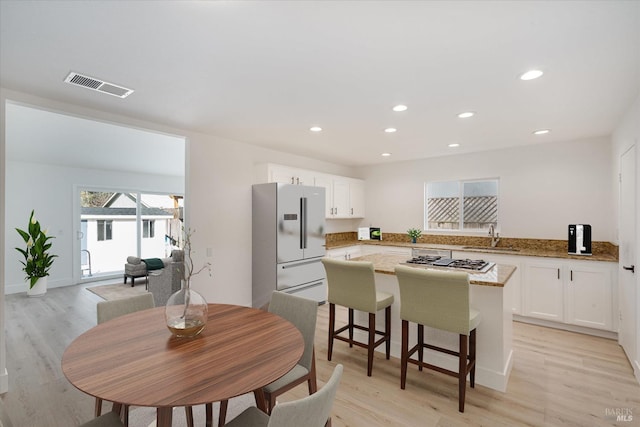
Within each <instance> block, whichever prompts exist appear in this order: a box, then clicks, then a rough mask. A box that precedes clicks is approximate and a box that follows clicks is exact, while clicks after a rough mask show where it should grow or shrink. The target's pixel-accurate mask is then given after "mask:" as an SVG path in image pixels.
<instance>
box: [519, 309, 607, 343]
mask: <svg viewBox="0 0 640 427" xmlns="http://www.w3.org/2000/svg"><path fill="white" fill-rule="evenodd" d="M513 320H514V321H515V322H521V323H530V324H532V325H537V326H545V327H547V328H554V329H562V330H564V331H569V332H577V333H579V334H587V335H593V336H596V337H601V338H607V339H610V340H616V341H617V340H618V333H617V332H613V331H605V330H602V329H593V328H587V327H585V326H577V325H569V324H567V323H558V322H551V321H549V320H543V319H534V318H532V317H525V316H520V315H518V314H514V315H513Z"/></svg>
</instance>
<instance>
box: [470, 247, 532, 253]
mask: <svg viewBox="0 0 640 427" xmlns="http://www.w3.org/2000/svg"><path fill="white" fill-rule="evenodd" d="M462 249H477V250H481V251H496V252H520V249H517V248H499V247H495V248H494V247H491V246H463V247H462Z"/></svg>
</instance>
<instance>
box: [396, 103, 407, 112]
mask: <svg viewBox="0 0 640 427" xmlns="http://www.w3.org/2000/svg"><path fill="white" fill-rule="evenodd" d="M393 111H407V106H406V105H402V104H400V105H396V106H395V107H393Z"/></svg>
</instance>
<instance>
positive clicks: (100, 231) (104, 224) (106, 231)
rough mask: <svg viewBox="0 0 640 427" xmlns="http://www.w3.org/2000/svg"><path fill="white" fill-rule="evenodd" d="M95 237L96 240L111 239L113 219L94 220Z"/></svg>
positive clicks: (104, 240)
mask: <svg viewBox="0 0 640 427" xmlns="http://www.w3.org/2000/svg"><path fill="white" fill-rule="evenodd" d="M96 224H97V225H96V228H97V238H96V240H97V241H98V242H106V241H108V240H113V220H111V219H98V220H96Z"/></svg>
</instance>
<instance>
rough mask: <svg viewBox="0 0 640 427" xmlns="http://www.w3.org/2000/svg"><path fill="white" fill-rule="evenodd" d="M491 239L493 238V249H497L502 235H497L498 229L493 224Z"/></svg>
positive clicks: (490, 233) (491, 226)
mask: <svg viewBox="0 0 640 427" xmlns="http://www.w3.org/2000/svg"><path fill="white" fill-rule="evenodd" d="M489 237H491V247H492V248H495V247H496V245H497V244H498V242H499V241H500V233H496V229H495V228H494V227H493V224H491V225H490V226H489Z"/></svg>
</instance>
